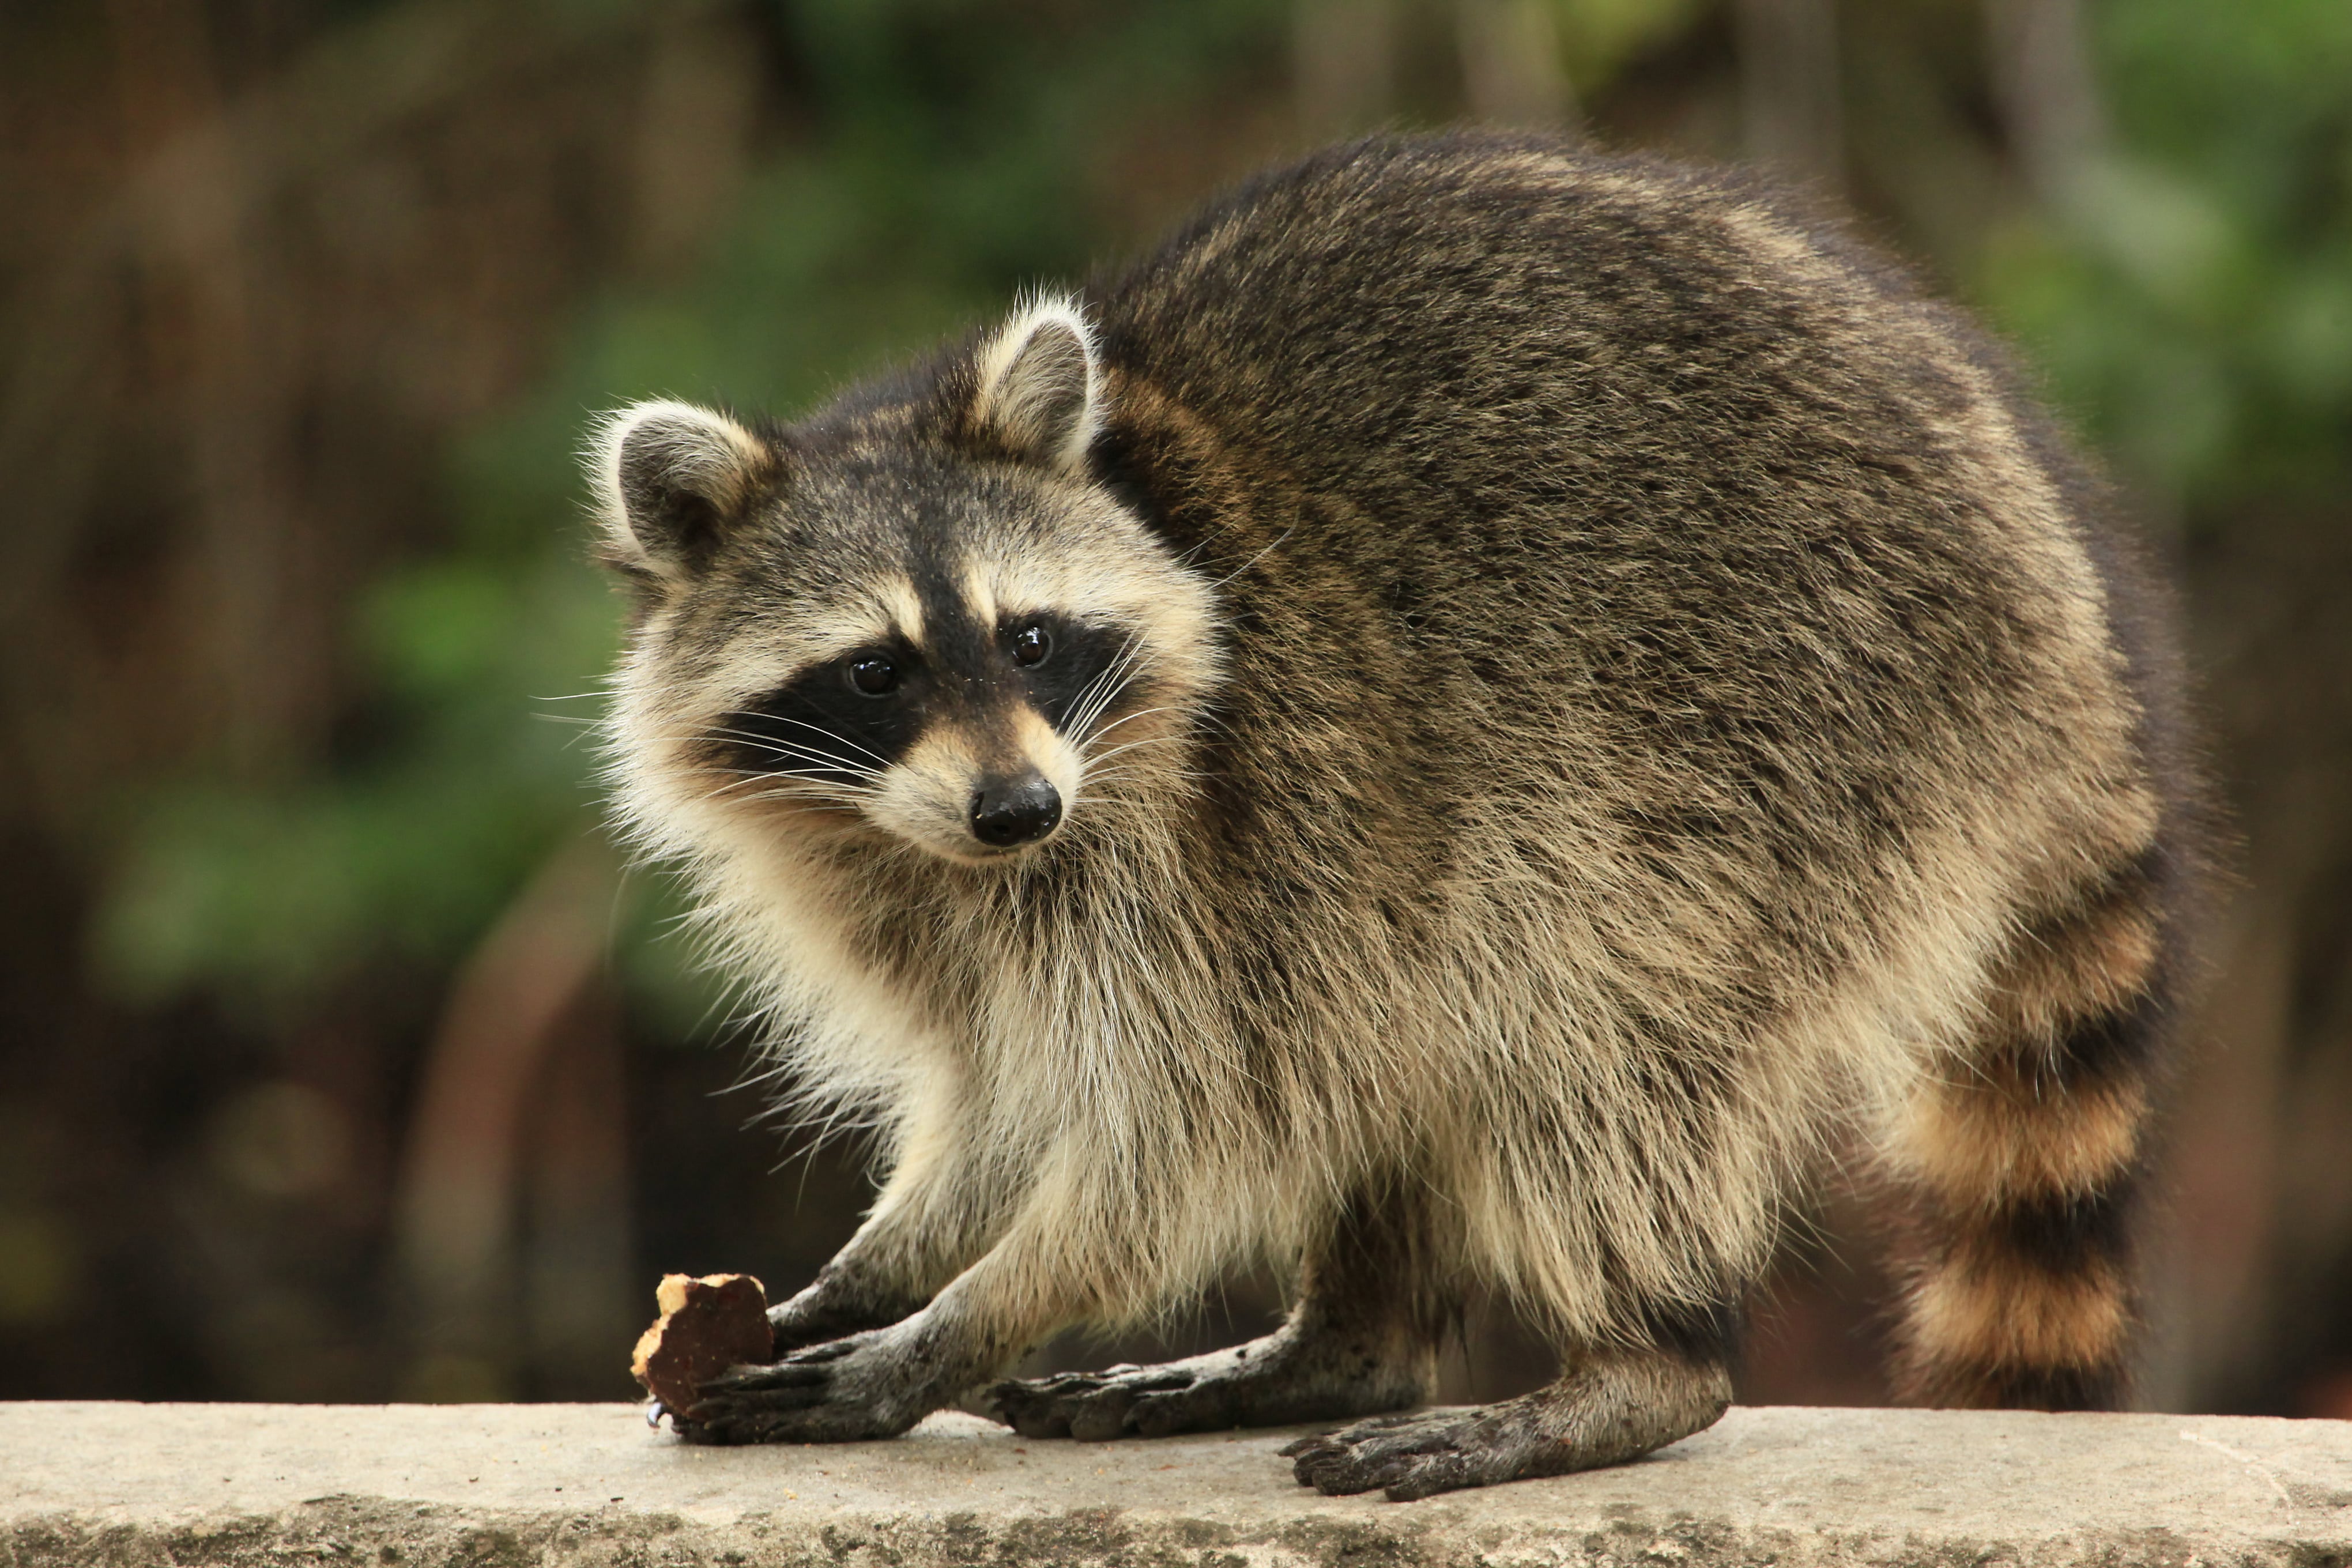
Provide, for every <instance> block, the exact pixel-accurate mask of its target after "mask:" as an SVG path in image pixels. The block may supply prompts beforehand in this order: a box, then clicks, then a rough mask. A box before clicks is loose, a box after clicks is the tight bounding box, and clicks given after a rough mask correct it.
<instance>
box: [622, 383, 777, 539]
mask: <svg viewBox="0 0 2352 1568" xmlns="http://www.w3.org/2000/svg"><path fill="white" fill-rule="evenodd" d="M587 457H588V479H589V483H590V484H591V485H592V486H593V487H594V489H595V492H596V510H597V514H598V517H597V521H599V522H600V523H601V524H602V525H603V529H604V547H605V551H606V554H607V558H608V559H609V560H610V561H611V563H613V564H614V565H615V566H618V567H620V568H621V569H623V570H624V571H638V572H650V573H652V574H654V575H656V576H657V577H667V578H673V579H675V578H683V577H687V576H690V575H692V574H694V573H696V572H698V571H699V570H700V569H701V568H702V567H703V566H704V565H705V564H707V563H709V559H710V556H711V552H713V551H715V550H716V549H717V548H718V547H719V541H720V540H721V539H722V538H724V537H725V536H726V532H727V531H728V529H729V528H730V527H732V526H733V525H734V524H735V523H736V522H738V521H741V519H742V516H743V514H744V512H745V510H747V509H748V508H749V507H750V506H751V502H752V501H753V500H755V499H757V497H758V496H759V494H760V491H761V489H762V488H763V487H764V486H765V484H766V483H767V481H768V480H769V479H770V478H772V475H773V474H774V472H775V468H776V454H775V452H774V450H773V449H772V447H769V445H768V444H767V443H766V442H764V441H762V440H761V439H760V437H757V436H754V435H753V434H751V432H750V431H749V430H746V429H744V428H743V427H742V426H740V425H738V424H736V423H735V421H733V420H732V419H730V418H728V417H727V416H725V415H723V414H714V413H712V412H711V411H710V410H709V409H708V408H697V407H696V406H694V405H692V404H690V403H670V402H666V401H665V402H656V403H637V404H632V405H630V406H628V407H626V408H623V409H620V410H617V411H616V412H614V413H612V414H608V415H606V416H604V418H603V419H601V420H599V421H598V422H597V425H596V427H595V430H594V432H593V435H592V436H591V437H590V438H589V447H588V454H587Z"/></svg>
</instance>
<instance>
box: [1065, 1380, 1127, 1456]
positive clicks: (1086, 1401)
mask: <svg viewBox="0 0 2352 1568" xmlns="http://www.w3.org/2000/svg"><path fill="white" fill-rule="evenodd" d="M1070 1403H1071V1409H1070V1423H1069V1424H1070V1436H1073V1437H1075V1438H1076V1439H1077V1440H1078V1441H1079V1442H1081V1443H1107V1442H1108V1441H1110V1440H1111V1439H1112V1438H1114V1437H1124V1436H1127V1412H1128V1408H1129V1406H1130V1405H1133V1404H1134V1403H1135V1395H1134V1394H1129V1392H1128V1391H1127V1390H1126V1389H1123V1388H1119V1387H1117V1386H1115V1385H1114V1386H1112V1387H1110V1388H1106V1389H1104V1390H1103V1391H1102V1392H1101V1393H1099V1394H1089V1395H1087V1397H1086V1398H1083V1399H1077V1400H1073V1401H1071V1402H1070Z"/></svg>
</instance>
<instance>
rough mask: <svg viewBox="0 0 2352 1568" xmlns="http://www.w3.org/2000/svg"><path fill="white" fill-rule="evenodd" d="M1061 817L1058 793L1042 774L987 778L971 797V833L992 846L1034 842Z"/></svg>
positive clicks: (1007, 846)
mask: <svg viewBox="0 0 2352 1568" xmlns="http://www.w3.org/2000/svg"><path fill="white" fill-rule="evenodd" d="M1061 820H1062V792H1061V791H1059V790H1057V789H1055V787H1054V786H1053V784H1052V783H1051V782H1050V781H1048V780H1047V779H1046V777H1045V774H1043V773H1037V772H1034V770H1033V771H1032V772H1029V773H1023V774H1020V775H1019V776H1017V777H1014V778H1010V779H993V778H992V779H987V780H984V781H983V782H982V784H981V787H980V788H979V789H977V790H974V791H973V792H972V796H971V836H972V837H974V838H977V839H979V840H980V841H981V842H982V844H985V845H987V846H988V847H990V848H992V849H1011V848H1013V847H1017V846H1019V845H1023V844H1034V843H1035V842H1036V841H1037V840H1039V839H1040V838H1043V837H1045V835H1047V834H1048V833H1051V832H1053V831H1054V829H1055V826H1058V825H1059V824H1060V823H1061Z"/></svg>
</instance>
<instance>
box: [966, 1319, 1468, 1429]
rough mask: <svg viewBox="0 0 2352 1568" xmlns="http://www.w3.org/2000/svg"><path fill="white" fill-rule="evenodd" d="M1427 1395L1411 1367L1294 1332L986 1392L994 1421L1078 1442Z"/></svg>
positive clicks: (1264, 1422) (1323, 1413)
mask: <svg viewBox="0 0 2352 1568" xmlns="http://www.w3.org/2000/svg"><path fill="white" fill-rule="evenodd" d="M1421 1395H1422V1390H1421V1383H1420V1380H1419V1379H1418V1378H1417V1377H1416V1376H1415V1375H1414V1374H1413V1373H1412V1368H1411V1366H1410V1365H1404V1366H1399V1365H1395V1364H1391V1363H1388V1362H1384V1361H1382V1360H1381V1359H1380V1358H1379V1357H1378V1356H1376V1355H1368V1354H1366V1353H1364V1352H1362V1351H1361V1350H1360V1349H1355V1348H1351V1347H1349V1346H1347V1345H1345V1344H1343V1343H1341V1342H1339V1341H1337V1340H1335V1339H1329V1338H1317V1337H1314V1336H1302V1335H1299V1334H1296V1333H1294V1332H1293V1331H1290V1330H1288V1329H1284V1330H1281V1331H1276V1333H1273V1334H1269V1335H1268V1336H1266V1337H1265V1339H1262V1340H1255V1341H1253V1342H1250V1343H1249V1344H1245V1345H1241V1346H1237V1347H1235V1348H1234V1349H1232V1350H1223V1351H1213V1352H1210V1353H1208V1354H1207V1355H1197V1356H1191V1357H1188V1358H1186V1359H1185V1360H1183V1361H1173V1362H1168V1363H1164V1364H1162V1365H1159V1366H1115V1367H1112V1368H1110V1369H1109V1370H1108V1371H1106V1372H1073V1373H1062V1374H1060V1375H1059V1376H1055V1377H1040V1378H1032V1379H1028V1380H1026V1381H1018V1380H1016V1381H1010V1382H1005V1383H1000V1384H996V1385H995V1386H994V1387H992V1388H991V1389H990V1390H989V1391H988V1398H989V1403H990V1405H991V1406H992V1408H993V1410H994V1411H995V1414H996V1418H997V1419H998V1420H1000V1421H1002V1422H1003V1423H1004V1424H1005V1425H1006V1426H1010V1427H1012V1428H1013V1430H1014V1431H1016V1432H1018V1433H1020V1434H1021V1435H1022V1436H1024V1437H1076V1438H1078V1439H1079V1440H1080V1441H1099V1440H1100V1439H1103V1438H1106V1437H1122V1436H1139V1437H1165V1436H1169V1435H1171V1433H1177V1432H1219V1431H1224V1430H1226V1429H1228V1428H1231V1427H1234V1426H1291V1425H1293V1424H1295V1423H1297V1422H1300V1421H1329V1420H1334V1419H1337V1418H1339V1417H1343V1416H1349V1415H1370V1413H1371V1412H1373V1411H1375V1410H1394V1409H1397V1408H1398V1407H1399V1406H1401V1405H1413V1404H1417V1403H1419V1402H1420V1399H1421Z"/></svg>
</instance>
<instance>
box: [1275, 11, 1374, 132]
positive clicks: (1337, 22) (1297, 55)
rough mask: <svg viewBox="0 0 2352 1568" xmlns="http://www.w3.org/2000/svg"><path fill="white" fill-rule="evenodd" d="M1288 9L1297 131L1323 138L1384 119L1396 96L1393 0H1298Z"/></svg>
mask: <svg viewBox="0 0 2352 1568" xmlns="http://www.w3.org/2000/svg"><path fill="white" fill-rule="evenodd" d="M1290 16H1291V28H1290V38H1291V71H1292V92H1293V94H1294V95H1295V97H1296V99H1297V109H1298V126H1299V131H1300V132H1301V133H1302V134H1303V135H1305V136H1306V137H1307V139H1308V140H1310V141H1316V142H1324V141H1329V140H1332V139H1333V138H1336V137H1340V136H1348V135H1352V134H1355V133H1357V132H1362V131H1366V130H1369V129H1370V128H1371V127H1372V126H1374V125H1377V124H1378V123H1380V122H1381V121H1382V120H1383V119H1385V118H1386V117H1387V116H1388V114H1389V112H1390V111H1391V109H1393V108H1394V107H1395V103H1396V65H1397V59H1396V56H1397V23H1398V16H1397V4H1396V0H1294V4H1293V6H1292V9H1291V14H1290Z"/></svg>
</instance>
